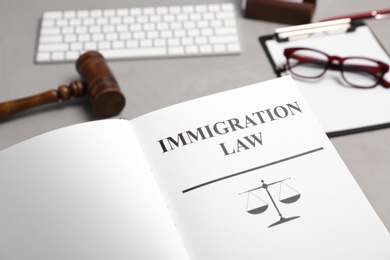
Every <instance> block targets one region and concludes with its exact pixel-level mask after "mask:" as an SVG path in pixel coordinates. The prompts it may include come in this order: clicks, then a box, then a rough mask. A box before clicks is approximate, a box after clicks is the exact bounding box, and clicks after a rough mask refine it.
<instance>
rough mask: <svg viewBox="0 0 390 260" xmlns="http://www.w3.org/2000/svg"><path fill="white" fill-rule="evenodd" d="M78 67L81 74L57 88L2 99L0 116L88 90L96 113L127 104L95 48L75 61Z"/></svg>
mask: <svg viewBox="0 0 390 260" xmlns="http://www.w3.org/2000/svg"><path fill="white" fill-rule="evenodd" d="M76 69H77V71H78V73H79V75H80V77H81V79H80V80H76V81H73V82H72V83H70V84H69V85H68V86H67V85H60V86H59V87H58V89H57V90H55V89H53V90H49V91H46V92H43V93H41V94H37V95H34V96H30V97H26V98H21V99H17V100H13V101H7V102H4V103H0V120H1V119H4V118H6V117H8V116H11V115H14V114H16V113H19V112H22V111H25V110H28V109H31V108H35V107H37V106H41V105H44V104H49V103H54V102H57V101H59V100H62V101H67V100H69V99H70V98H71V97H81V96H84V95H85V94H87V96H88V97H89V101H90V103H91V105H92V110H93V111H94V113H95V114H96V115H98V116H100V117H111V116H116V115H118V114H119V113H120V112H121V111H122V109H123V108H124V106H125V103H126V101H125V97H124V95H123V94H122V92H121V91H120V89H119V85H118V83H117V81H116V79H115V77H114V75H113V74H112V72H111V70H110V68H109V67H108V65H107V63H106V61H105V59H104V57H103V56H102V55H101V54H100V53H99V52H96V51H88V52H86V53H84V54H83V55H81V56H80V57H79V58H78V59H77V61H76Z"/></svg>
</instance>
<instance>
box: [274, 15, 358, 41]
mask: <svg viewBox="0 0 390 260" xmlns="http://www.w3.org/2000/svg"><path fill="white" fill-rule="evenodd" d="M352 28H354V26H353V24H352V20H351V19H350V18H344V19H338V20H332V21H326V22H317V23H309V24H302V25H296V26H289V27H283V28H278V29H276V30H275V35H276V38H277V40H278V41H288V40H295V39H301V38H306V37H310V36H312V35H313V34H319V33H337V32H347V31H349V30H351V29H352Z"/></svg>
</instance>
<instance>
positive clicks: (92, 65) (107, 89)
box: [76, 51, 126, 117]
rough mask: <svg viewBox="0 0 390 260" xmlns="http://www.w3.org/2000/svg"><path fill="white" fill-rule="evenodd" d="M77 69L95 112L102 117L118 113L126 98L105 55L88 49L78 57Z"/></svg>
mask: <svg viewBox="0 0 390 260" xmlns="http://www.w3.org/2000/svg"><path fill="white" fill-rule="evenodd" d="M76 69H77V71H78V73H79V75H80V77H81V80H82V81H83V83H84V84H85V86H86V88H87V96H88V98H89V100H90V102H91V104H92V109H93V111H94V113H95V114H97V115H98V116H102V117H111V116H116V115H118V114H119V113H120V112H121V111H122V109H123V108H124V106H125V103H126V100H125V97H124V95H123V94H122V92H121V91H120V89H119V85H118V83H117V81H116V79H115V77H114V75H113V74H112V72H111V70H110V68H109V67H108V65H107V63H106V60H105V59H104V57H103V56H102V55H101V54H100V53H99V52H96V51H88V52H86V53H84V54H83V55H81V56H80V57H79V58H78V60H77V61H76Z"/></svg>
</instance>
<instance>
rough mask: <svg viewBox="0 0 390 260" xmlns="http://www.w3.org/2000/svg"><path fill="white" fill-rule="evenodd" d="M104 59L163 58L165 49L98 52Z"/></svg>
mask: <svg viewBox="0 0 390 260" xmlns="http://www.w3.org/2000/svg"><path fill="white" fill-rule="evenodd" d="M99 52H100V53H101V54H102V55H103V56H104V57H105V58H106V59H111V58H112V59H115V58H116V59H117V58H137V57H155V56H165V55H166V53H167V51H166V49H165V48H140V49H118V50H99Z"/></svg>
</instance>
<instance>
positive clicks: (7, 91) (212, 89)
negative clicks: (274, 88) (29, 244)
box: [0, 0, 390, 230]
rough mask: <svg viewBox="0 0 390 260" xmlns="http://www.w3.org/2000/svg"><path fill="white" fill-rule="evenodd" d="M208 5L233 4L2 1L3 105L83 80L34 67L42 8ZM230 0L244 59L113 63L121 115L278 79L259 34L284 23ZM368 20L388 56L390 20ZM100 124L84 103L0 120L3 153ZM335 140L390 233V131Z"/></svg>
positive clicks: (372, 5) (361, 3)
mask: <svg viewBox="0 0 390 260" xmlns="http://www.w3.org/2000/svg"><path fill="white" fill-rule="evenodd" d="M210 2H214V3H217V2H231V1H224V0H214V1H206V0H182V1H177V0H176V1H175V0H160V1H156V0H130V1H124V0H111V1H96V0H83V1H76V0H67V1H64V0H52V1H44V0H36V1H31V0H0V35H1V36H0V102H4V101H8V100H13V99H17V98H21V97H26V96H30V95H33V94H37V93H40V92H44V91H46V90H49V89H55V88H57V87H58V85H61V84H69V83H70V82H71V81H73V80H75V79H77V78H78V75H77V72H76V69H75V66H74V64H73V63H62V64H51V65H47V64H46V65H36V64H35V63H34V55H35V49H36V42H37V35H38V29H39V19H40V17H41V15H42V13H43V12H44V11H49V10H74V9H94V8H117V7H118V8H119V7H140V6H157V5H174V4H197V3H210ZM233 3H234V4H235V5H236V7H237V14H238V18H237V21H238V29H239V33H240V40H241V44H242V49H243V52H242V54H241V55H232V56H220V57H202V58H200V57H199V58H175V59H173V58H172V59H149V60H121V61H110V62H109V66H110V67H111V69H112V71H113V72H114V73H115V76H116V78H117V80H118V82H119V84H120V86H121V89H122V91H123V93H124V94H125V96H126V99H127V104H126V107H125V109H124V110H123V112H122V113H121V114H120V115H119V116H123V117H125V118H127V119H132V118H135V117H137V116H140V115H143V114H145V113H148V112H151V111H153V110H156V109H159V108H163V107H166V106H169V105H173V104H176V103H179V102H182V101H186V100H190V99H194V98H197V97H202V96H205V95H208V94H212V93H217V92H220V91H224V90H229V89H233V88H236V87H240V86H245V85H248V84H252V83H256V82H260V81H265V80H269V79H272V78H275V74H274V73H273V71H272V69H271V66H270V64H269V62H268V60H267V57H266V55H265V53H264V51H263V49H262V48H261V46H260V44H259V42H258V37H259V36H261V35H266V34H271V33H273V31H274V30H275V29H276V28H279V27H284V26H287V25H286V24H280V23H273V22H266V21H260V20H253V19H246V18H244V17H243V15H242V12H241V9H240V7H241V3H240V1H238V0H233ZM384 8H390V4H389V2H388V1H384V0H381V1H380V0H372V1H367V0H343V1H340V0H318V1H317V6H316V11H315V14H314V17H313V20H312V21H313V22H316V21H319V20H320V19H323V18H327V17H330V16H335V15H341V14H350V13H355V12H364V11H369V10H375V9H384ZM367 23H368V25H369V26H370V27H371V29H372V30H373V31H374V33H375V34H376V35H377V37H378V39H379V40H380V42H381V43H382V44H383V47H384V48H385V49H386V50H387V51H388V52H390V34H389V26H390V19H387V20H386V19H384V20H370V21H367ZM389 91H390V90H389ZM389 101H390V92H389ZM369 102H370V101H369V100H368V101H367V104H368V105H369ZM380 112H381V113H390V111H380ZM119 116H118V117H119ZM97 119H99V118H97V117H95V116H94V115H93V114H92V112H91V110H90V108H89V107H88V104H87V102H85V100H84V99H80V100H73V101H71V102H69V103H68V104H65V103H62V104H55V105H49V106H45V107H41V108H38V109H34V110H33V111H30V112H26V113H23V114H20V115H18V116H15V117H12V118H11V119H8V120H6V121H3V122H1V123H0V150H2V149H5V148H7V147H9V146H12V145H14V144H16V143H19V142H21V141H23V140H26V139H28V138H31V137H34V136H36V135H39V134H42V133H45V132H48V131H51V130H54V129H57V128H61V127H65V126H69V125H72V124H76V123H82V122H87V121H92V120H97ZM331 141H332V143H333V144H334V146H335V147H336V149H337V151H338V152H339V154H340V155H341V157H342V159H343V160H344V162H345V163H346V165H347V166H348V168H349V169H350V171H351V172H352V174H353V176H354V177H355V179H356V180H357V182H358V183H359V185H360V187H361V188H362V190H363V191H364V193H365V194H366V196H367V197H368V199H369V201H370V202H371V204H372V206H373V207H374V209H375V210H376V212H377V213H378V215H379V216H380V218H381V219H382V221H383V222H384V224H385V225H386V227H387V229H388V230H390V203H389V199H390V187H389V186H390V173H389V169H390V159H389V158H390V128H386V129H381V130H375V131H369V132H364V133H358V134H352V135H346V136H341V137H333V138H331ZM351 217H359V216H351ZM357 228H358V227H357Z"/></svg>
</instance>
